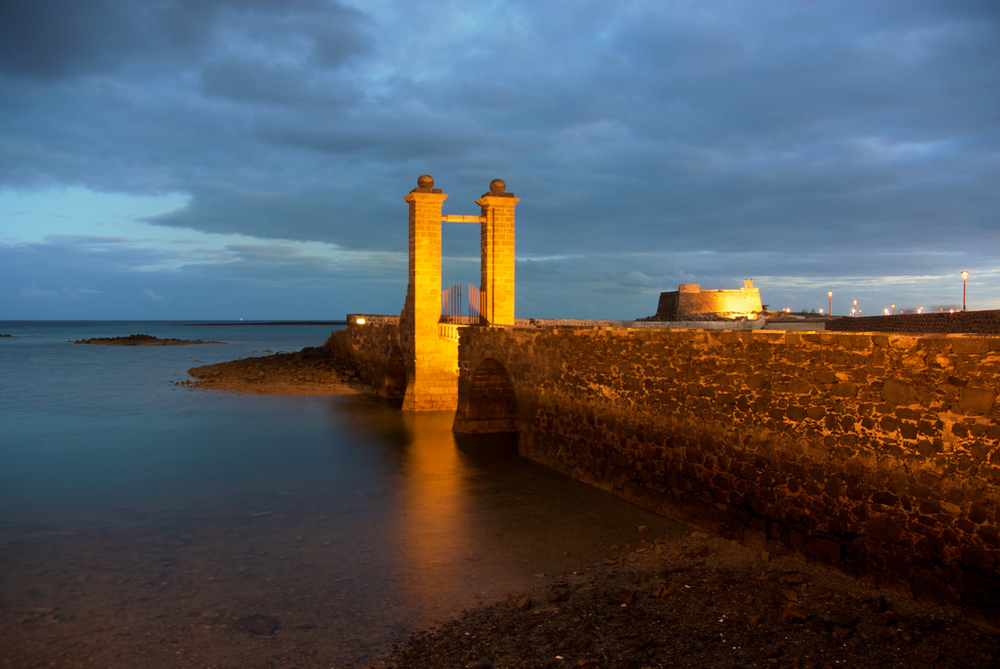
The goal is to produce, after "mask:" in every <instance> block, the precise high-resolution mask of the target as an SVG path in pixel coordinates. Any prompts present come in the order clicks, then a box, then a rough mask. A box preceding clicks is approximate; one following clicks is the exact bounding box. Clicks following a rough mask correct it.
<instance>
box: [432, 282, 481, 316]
mask: <svg viewBox="0 0 1000 669" xmlns="http://www.w3.org/2000/svg"><path fill="white" fill-rule="evenodd" d="M463 288H467V289H468V292H467V293H466V296H467V298H468V299H463V295H462V289H463ZM485 297H486V293H485V292H483V291H481V290H479V289H478V288H476V287H475V286H473V285H472V284H465V285H463V284H460V283H456V284H455V285H454V286H452V287H451V288H448V289H447V290H443V291H441V322H442V323H455V324H459V325H477V324H478V323H479V315H480V314H481V313H482V311H483V309H482V307H483V300H484V298H485Z"/></svg>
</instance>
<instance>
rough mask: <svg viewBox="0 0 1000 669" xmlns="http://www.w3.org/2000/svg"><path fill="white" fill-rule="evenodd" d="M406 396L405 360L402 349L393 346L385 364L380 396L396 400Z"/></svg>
mask: <svg viewBox="0 0 1000 669" xmlns="http://www.w3.org/2000/svg"><path fill="white" fill-rule="evenodd" d="M405 395H406V360H405V359H404V358H403V349H401V348H400V347H399V346H393V347H392V350H390V351H389V358H388V360H387V361H386V364H385V384H384V385H383V386H382V396H383V397H385V398H387V399H391V400H397V399H402V398H403V397H404V396H405Z"/></svg>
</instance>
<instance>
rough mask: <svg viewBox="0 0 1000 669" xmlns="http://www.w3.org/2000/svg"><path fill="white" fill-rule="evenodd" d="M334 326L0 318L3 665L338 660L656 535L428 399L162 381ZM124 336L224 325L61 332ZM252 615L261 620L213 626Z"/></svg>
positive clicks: (662, 525)
mask: <svg viewBox="0 0 1000 669" xmlns="http://www.w3.org/2000/svg"><path fill="white" fill-rule="evenodd" d="M335 327H337V326H329V325H266V324H231V325H211V324H205V323H172V322H0V333H3V334H10V335H13V336H12V337H9V338H7V337H4V338H0V646H2V647H4V648H8V649H14V650H13V654H12V655H10V657H12V658H14V664H13V665H11V666H35V664H33V663H37V664H46V665H47V664H48V663H49V662H56V663H57V664H59V666H105V667H113V666H122V667H124V666H136V665H135V664H134V663H135V662H137V661H141V662H142V663H143V666H150V667H155V666H164V667H166V666H176V667H194V666H206V667H209V666H211V667H229V666H233V667H235V666H303V667H305V666H325V667H330V666H338V667H339V666H342V665H343V664H345V663H348V664H351V665H352V666H357V665H358V664H359V663H363V662H366V661H369V660H372V659H374V658H375V657H377V656H378V655H380V654H383V653H385V652H386V651H387V650H388V649H389V648H390V646H391V644H392V643H393V642H398V641H402V640H404V639H405V637H406V636H407V635H408V634H409V633H411V632H414V631H417V630H419V629H422V628H425V627H427V626H430V625H432V624H433V623H434V622H435V621H441V620H443V619H446V618H450V617H453V616H455V615H457V614H459V613H460V612H461V611H462V610H463V609H466V608H469V607H472V606H475V605H477V604H479V603H480V602H491V601H493V600H495V599H498V598H499V597H501V596H503V595H504V594H506V593H511V592H515V591H518V590H524V589H526V588H529V587H533V586H535V585H538V584H540V583H544V582H546V581H545V579H547V578H550V577H551V575H553V574H557V573H559V572H561V571H566V570H573V569H575V568H578V567H580V566H582V565H584V564H586V563H590V562H593V561H595V560H599V559H601V558H602V557H605V556H607V555H609V554H610V553H613V552H614V551H615V548H613V547H615V546H622V547H624V546H625V545H626V544H629V543H631V545H633V546H634V545H636V543H637V542H639V541H640V540H641V539H642V538H643V537H646V538H650V539H651V538H652V537H656V536H661V535H663V534H665V533H668V532H674V531H678V528H679V526H677V525H676V524H673V523H671V522H670V521H667V520H665V519H662V518H660V517H658V516H655V515H653V514H650V513H647V512H645V511H643V510H641V509H639V508H637V507H634V506H632V505H630V504H627V503H625V502H622V501H620V500H618V499H615V498H613V497H611V496H609V495H606V494H604V493H601V492H599V491H596V490H594V489H592V488H589V487H587V486H585V485H582V484H579V483H577V482H575V481H572V480H570V479H568V478H566V477H563V476H561V475H559V474H557V473H555V472H553V471H551V470H549V469H547V468H545V467H542V466H539V465H536V464H534V463H532V462H530V461H528V460H526V459H523V458H521V457H519V456H518V455H517V453H516V444H515V443H514V442H512V441H511V440H510V439H506V438H504V439H497V438H484V437H479V438H461V439H456V438H455V436H454V435H453V434H452V433H451V429H450V428H451V415H448V414H441V413H429V414H408V413H403V412H400V411H398V410H397V409H395V408H393V407H391V406H388V405H386V404H384V403H381V402H379V401H376V400H374V399H371V398H368V397H365V396H330V397H275V396H258V395H239V394H229V393H210V392H204V391H198V390H191V389H188V388H185V387H183V386H179V385H177V382H180V381H183V380H185V379H187V378H188V377H187V373H186V372H187V369H189V368H190V367H193V366H196V365H201V364H207V363H214V362H220V361H225V360H232V359H235V358H241V357H246V356H252V355H267V354H269V353H272V352H279V351H294V350H299V349H301V348H303V347H306V346H319V345H321V344H322V343H323V342H324V341H325V340H326V338H327V337H328V336H329V334H330V331H331V329H334V328H335ZM136 333H142V334H150V335H155V336H158V337H161V338H167V337H169V338H179V339H202V340H218V341H222V342H224V343H223V344H215V345H197V346H174V347H114V346H84V345H78V344H74V343H72V341H73V340H77V339H84V338H89V337H110V336H124V335H129V334H136ZM640 525H647V526H649V527H650V529H651V532H650V534H648V535H639V534H637V531H636V528H637V527H638V526H640ZM251 614H261V615H265V616H268V617H273V618H275V619H277V620H278V621H280V626H279V627H278V629H277V631H275V632H274V634H272V635H270V636H254V635H252V634H250V633H248V632H246V631H242V630H239V629H237V628H236V627H234V622H235V621H236V620H238V619H240V618H241V617H243V616H248V615H251ZM71 660H74V661H71ZM76 661H79V664H77V663H76ZM19 663H20V664H19ZM268 663H270V664H268Z"/></svg>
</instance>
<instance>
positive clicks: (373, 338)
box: [323, 314, 399, 394]
mask: <svg viewBox="0 0 1000 669" xmlns="http://www.w3.org/2000/svg"><path fill="white" fill-rule="evenodd" d="M359 317H360V318H364V320H365V323H364V325H358V324H357V319H358V318H359ZM398 345H399V317H398V316H380V315H368V314H350V315H348V317H347V327H346V328H344V329H343V330H337V331H336V332H334V333H333V334H331V335H330V338H329V339H328V340H327V341H326V343H325V344H324V345H323V348H325V349H327V350H330V351H332V352H333V353H335V354H337V355H340V356H343V357H345V358H347V359H349V360H351V361H352V362H353V363H354V367H355V370H356V371H357V373H358V378H359V379H360V380H361V381H362V383H364V384H365V385H367V386H369V387H371V388H372V389H373V390H374V391H375V392H376V393H379V394H380V393H381V391H382V389H383V386H384V385H385V382H386V377H387V376H388V374H387V365H388V362H389V354H390V353H391V351H392V348H393V347H395V346H398Z"/></svg>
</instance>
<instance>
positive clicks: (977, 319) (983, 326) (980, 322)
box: [826, 309, 1000, 335]
mask: <svg viewBox="0 0 1000 669" xmlns="http://www.w3.org/2000/svg"><path fill="white" fill-rule="evenodd" d="M826 329H827V330H830V331H839V332H909V333H949V332H965V333H972V334H981V335H1000V310H997V309H993V310H983V311H956V312H955V313H944V312H940V311H935V312H931V313H927V314H897V315H894V316H862V317H860V318H847V317H840V318H831V319H829V320H827V321H826Z"/></svg>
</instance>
